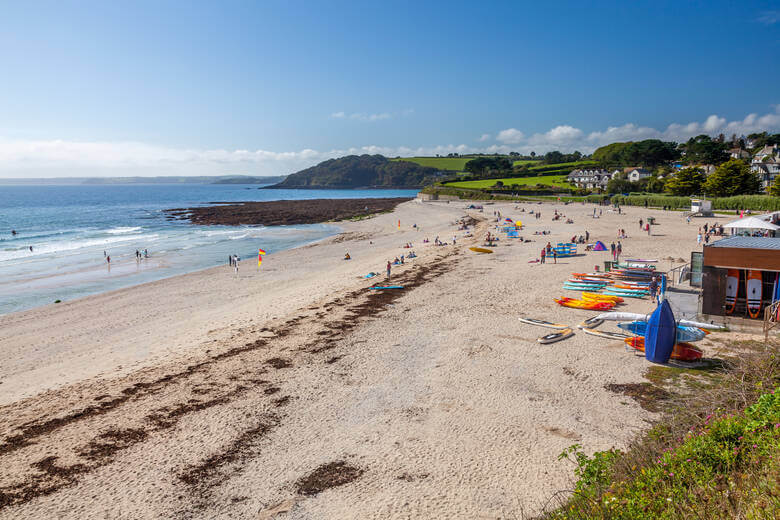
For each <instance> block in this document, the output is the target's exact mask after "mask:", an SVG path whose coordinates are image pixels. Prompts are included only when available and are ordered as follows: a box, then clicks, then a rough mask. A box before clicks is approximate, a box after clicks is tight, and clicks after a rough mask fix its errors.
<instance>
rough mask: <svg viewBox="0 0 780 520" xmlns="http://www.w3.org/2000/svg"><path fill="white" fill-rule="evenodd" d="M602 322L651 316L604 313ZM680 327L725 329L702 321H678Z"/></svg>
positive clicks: (645, 318)
mask: <svg viewBox="0 0 780 520" xmlns="http://www.w3.org/2000/svg"><path fill="white" fill-rule="evenodd" d="M597 317H598V318H600V319H602V320H609V321H631V320H638V321H647V320H648V319H649V318H650V315H649V314H639V313H638V312H603V313H601V314H599V315H598V316H597ZM677 324H678V325H687V326H690V327H698V328H700V329H709V330H721V329H725V328H726V327H724V326H723V325H715V324H714V323H703V322H701V321H691V320H677Z"/></svg>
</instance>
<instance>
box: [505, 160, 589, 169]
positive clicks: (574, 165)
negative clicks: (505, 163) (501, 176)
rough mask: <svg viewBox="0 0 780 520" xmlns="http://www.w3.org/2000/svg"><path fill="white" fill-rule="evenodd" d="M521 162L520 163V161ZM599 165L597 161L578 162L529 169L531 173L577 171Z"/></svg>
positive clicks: (544, 165) (543, 165)
mask: <svg viewBox="0 0 780 520" xmlns="http://www.w3.org/2000/svg"><path fill="white" fill-rule="evenodd" d="M519 162H520V161H519ZM596 165H598V163H597V162H596V161H576V162H567V163H558V164H538V165H536V166H531V167H529V168H528V169H529V170H531V171H534V170H547V169H551V168H554V169H556V170H562V169H568V168H570V169H576V168H588V167H593V166H596Z"/></svg>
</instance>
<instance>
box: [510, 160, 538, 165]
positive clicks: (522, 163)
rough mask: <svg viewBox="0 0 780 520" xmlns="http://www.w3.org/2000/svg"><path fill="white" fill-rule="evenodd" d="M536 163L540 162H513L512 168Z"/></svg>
mask: <svg viewBox="0 0 780 520" xmlns="http://www.w3.org/2000/svg"><path fill="white" fill-rule="evenodd" d="M538 162H540V161H538V160H533V161H532V160H522V161H514V162H513V163H512V166H522V165H524V164H536V163H538Z"/></svg>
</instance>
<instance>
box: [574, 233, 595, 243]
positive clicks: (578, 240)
mask: <svg viewBox="0 0 780 520" xmlns="http://www.w3.org/2000/svg"><path fill="white" fill-rule="evenodd" d="M588 240H590V233H589V232H588V231H585V236H582V235H580V236H577V235H574V236H573V237H571V242H572V243H573V244H585V243H587V242H588Z"/></svg>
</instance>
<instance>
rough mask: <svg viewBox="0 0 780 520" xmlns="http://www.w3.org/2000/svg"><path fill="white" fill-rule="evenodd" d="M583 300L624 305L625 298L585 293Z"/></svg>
mask: <svg viewBox="0 0 780 520" xmlns="http://www.w3.org/2000/svg"><path fill="white" fill-rule="evenodd" d="M582 299H583V300H591V301H599V302H613V303H623V298H621V297H620V296H610V295H608V294H597V293H589V292H583V293H582Z"/></svg>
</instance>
